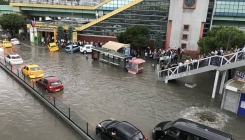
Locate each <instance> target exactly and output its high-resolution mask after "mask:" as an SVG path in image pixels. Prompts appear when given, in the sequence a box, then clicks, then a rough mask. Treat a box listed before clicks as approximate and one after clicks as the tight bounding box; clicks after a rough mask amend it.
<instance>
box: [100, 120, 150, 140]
mask: <svg viewBox="0 0 245 140" xmlns="http://www.w3.org/2000/svg"><path fill="white" fill-rule="evenodd" d="M96 134H97V135H99V136H101V139H103V140H112V139H113V140H148V138H147V137H146V136H144V135H143V133H142V132H141V131H140V130H139V129H138V128H136V127H135V126H133V125H132V124H130V123H128V122H126V121H117V120H115V119H108V120H105V121H102V122H101V123H99V124H98V125H97V126H96Z"/></svg>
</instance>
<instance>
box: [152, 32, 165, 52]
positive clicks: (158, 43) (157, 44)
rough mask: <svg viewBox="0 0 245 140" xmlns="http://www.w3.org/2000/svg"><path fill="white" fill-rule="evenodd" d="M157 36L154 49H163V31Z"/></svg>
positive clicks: (157, 33)
mask: <svg viewBox="0 0 245 140" xmlns="http://www.w3.org/2000/svg"><path fill="white" fill-rule="evenodd" d="M155 36H156V39H155V42H154V48H156V49H158V48H161V47H162V37H163V36H162V32H161V31H158V32H156V34H155Z"/></svg>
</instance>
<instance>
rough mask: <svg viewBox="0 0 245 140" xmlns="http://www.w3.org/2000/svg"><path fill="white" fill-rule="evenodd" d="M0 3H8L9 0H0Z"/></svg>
mask: <svg viewBox="0 0 245 140" xmlns="http://www.w3.org/2000/svg"><path fill="white" fill-rule="evenodd" d="M0 5H9V0H7V1H5V0H0Z"/></svg>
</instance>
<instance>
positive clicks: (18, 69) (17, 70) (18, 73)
mask: <svg viewBox="0 0 245 140" xmlns="http://www.w3.org/2000/svg"><path fill="white" fill-rule="evenodd" d="M17 74H18V77H20V74H19V69H17Z"/></svg>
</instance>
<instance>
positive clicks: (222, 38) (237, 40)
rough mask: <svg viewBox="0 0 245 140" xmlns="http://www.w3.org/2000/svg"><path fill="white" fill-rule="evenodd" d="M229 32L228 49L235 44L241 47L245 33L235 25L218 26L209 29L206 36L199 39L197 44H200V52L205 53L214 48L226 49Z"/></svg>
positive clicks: (244, 42)
mask: <svg viewBox="0 0 245 140" xmlns="http://www.w3.org/2000/svg"><path fill="white" fill-rule="evenodd" d="M229 32H230V34H231V35H230V42H229V46H228V50H230V49H231V48H234V47H235V46H238V47H243V45H244V44H245V33H244V32H243V31H241V30H239V29H237V28H236V27H231V26H219V27H212V30H209V31H208V33H207V36H206V37H203V38H201V39H199V41H198V43H197V44H198V45H199V46H200V51H201V53H207V52H211V51H214V50H215V49H220V48H221V47H222V49H223V50H226V46H227V43H228V38H229Z"/></svg>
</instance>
